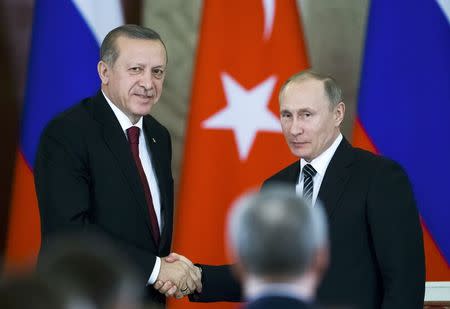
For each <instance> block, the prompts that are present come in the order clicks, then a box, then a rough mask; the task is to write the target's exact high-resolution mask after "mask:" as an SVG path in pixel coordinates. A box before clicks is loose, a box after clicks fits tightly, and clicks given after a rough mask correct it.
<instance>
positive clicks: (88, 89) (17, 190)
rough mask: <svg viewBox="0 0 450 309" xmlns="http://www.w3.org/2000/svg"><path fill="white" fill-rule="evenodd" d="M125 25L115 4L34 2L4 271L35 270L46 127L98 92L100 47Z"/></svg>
mask: <svg viewBox="0 0 450 309" xmlns="http://www.w3.org/2000/svg"><path fill="white" fill-rule="evenodd" d="M121 24H123V16H122V10H121V5H120V1H119V0H109V1H91V0H72V1H71V0H58V1H53V0H37V1H36V2H35V7H34V19H33V31H32V41H31V53H30V58H29V59H30V60H29V64H28V79H27V86H26V93H25V103H24V109H23V114H22V126H21V135H20V142H19V149H18V152H17V160H16V165H15V176H14V183H13V191H12V203H11V207H10V212H9V224H8V234H7V240H6V250H5V261H4V267H5V269H6V270H7V271H8V270H9V271H11V270H16V269H18V268H23V267H25V266H33V265H34V262H35V260H36V257H37V254H38V252H39V247H40V222H39V210H38V205H37V199H36V193H35V189H34V181H33V167H34V159H35V154H36V150H37V145H38V142H39V137H40V135H41V132H42V130H43V128H44V127H45V125H46V124H47V122H48V121H49V120H50V119H51V118H53V117H54V116H55V115H56V114H58V113H59V112H61V111H63V110H65V109H67V108H68V107H70V106H71V105H73V104H75V103H77V102H78V101H79V100H81V99H83V98H85V97H87V96H91V95H93V94H94V93H95V92H96V91H97V89H98V88H99V87H100V82H99V78H98V75H97V62H98V61H99V46H100V43H101V41H102V40H103V38H104V37H105V36H106V34H107V33H108V32H109V31H110V30H112V29H113V28H115V27H117V26H119V25H121Z"/></svg>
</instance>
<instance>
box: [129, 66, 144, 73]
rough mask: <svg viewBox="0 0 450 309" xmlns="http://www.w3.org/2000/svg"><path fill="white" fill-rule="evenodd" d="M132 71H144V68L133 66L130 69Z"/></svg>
mask: <svg viewBox="0 0 450 309" xmlns="http://www.w3.org/2000/svg"><path fill="white" fill-rule="evenodd" d="M128 70H129V71H130V72H132V73H140V72H142V68H141V67H132V68H129V69H128Z"/></svg>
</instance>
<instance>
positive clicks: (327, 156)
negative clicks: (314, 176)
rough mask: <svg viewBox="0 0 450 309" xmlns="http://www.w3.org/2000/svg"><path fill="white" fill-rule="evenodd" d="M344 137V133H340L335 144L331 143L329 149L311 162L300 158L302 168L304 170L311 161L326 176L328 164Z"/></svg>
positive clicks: (318, 171) (319, 172) (320, 173)
mask: <svg viewBox="0 0 450 309" xmlns="http://www.w3.org/2000/svg"><path fill="white" fill-rule="evenodd" d="M342 139H343V137H342V134H341V133H339V135H338V137H336V139H335V140H334V142H333V144H331V146H330V147H328V149H327V150H325V151H324V152H322V153H321V154H320V155H319V156H318V157H317V158H315V159H313V160H312V161H311V162H306V160H304V159H300V170H301V171H303V167H304V166H305V165H306V164H308V163H309V164H311V165H312V166H313V167H314V169H315V170H316V171H317V173H318V174H319V175H322V176H324V175H325V172H326V170H327V167H328V164H330V161H331V158H333V155H334V153H335V152H336V149H337V148H338V146H339V144H340V143H341V141H342Z"/></svg>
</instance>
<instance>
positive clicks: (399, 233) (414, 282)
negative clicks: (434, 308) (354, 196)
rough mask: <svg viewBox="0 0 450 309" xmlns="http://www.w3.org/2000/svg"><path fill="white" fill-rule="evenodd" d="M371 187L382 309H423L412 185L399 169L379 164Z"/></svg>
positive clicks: (421, 256) (421, 254)
mask: <svg viewBox="0 0 450 309" xmlns="http://www.w3.org/2000/svg"><path fill="white" fill-rule="evenodd" d="M382 162H384V163H386V164H381V166H380V167H379V168H378V169H377V173H376V175H375V176H374V178H373V181H372V183H371V185H370V189H369V193H368V194H369V196H368V221H369V228H370V231H371V234H372V239H373V244H374V249H375V254H376V258H377V261H378V264H379V268H380V270H381V276H382V282H383V290H384V291H383V301H382V308H383V309H391V308H392V309H394V308H417V309H419V308H423V299H424V292H425V262H424V249H423V239H422V229H421V226H420V221H419V215H418V212H417V208H416V203H415V200H414V196H413V192H412V188H411V184H410V182H409V180H408V177H407V176H406V174H405V172H404V171H403V170H402V169H401V167H400V166H399V165H397V164H396V163H394V162H391V161H382Z"/></svg>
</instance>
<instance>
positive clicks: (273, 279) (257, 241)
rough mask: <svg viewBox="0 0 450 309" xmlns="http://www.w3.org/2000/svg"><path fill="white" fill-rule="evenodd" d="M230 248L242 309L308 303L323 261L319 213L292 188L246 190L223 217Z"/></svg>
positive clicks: (322, 223) (324, 250)
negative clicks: (234, 262)
mask: <svg viewBox="0 0 450 309" xmlns="http://www.w3.org/2000/svg"><path fill="white" fill-rule="evenodd" d="M227 225H228V233H227V234H228V235H227V236H228V240H229V244H230V249H231V250H230V251H231V253H232V255H233V256H234V258H235V260H236V264H234V265H233V267H234V270H235V272H236V273H237V275H238V276H239V278H240V279H241V281H242V285H243V289H244V293H245V299H246V300H247V301H248V303H247V304H246V306H245V308H249V309H257V308H261V309H262V308H305V309H306V308H313V307H314V298H315V294H316V289H317V286H318V284H319V282H320V279H321V278H322V276H323V273H324V271H325V270H326V267H327V265H328V254H329V252H328V235H327V223H326V218H325V213H324V211H323V209H322V207H321V206H320V205H316V206H315V207H314V208H313V207H311V204H310V203H308V202H307V201H306V200H304V199H302V198H301V197H299V196H297V195H296V194H295V192H293V191H292V190H289V189H288V188H286V187H283V186H273V187H272V188H269V189H267V190H265V191H262V192H260V193H255V192H252V193H247V194H246V195H244V196H243V197H242V198H240V199H239V200H237V202H235V204H234V206H233V207H232V209H231V211H230V215H229V217H228V224H227Z"/></svg>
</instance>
